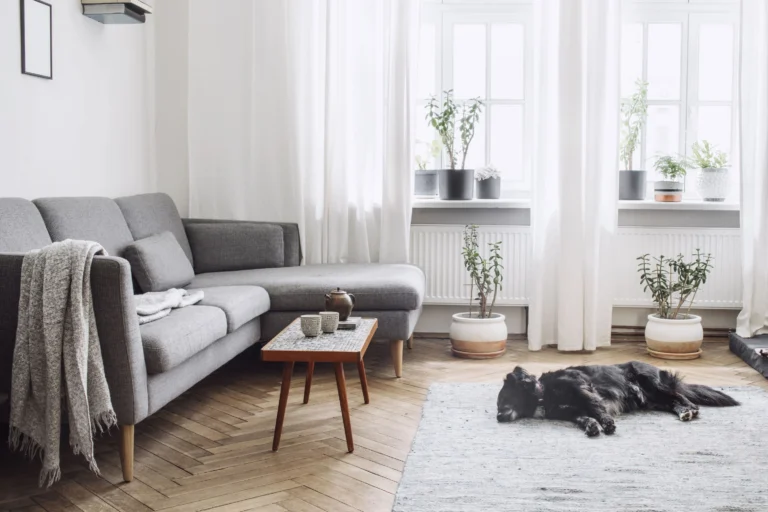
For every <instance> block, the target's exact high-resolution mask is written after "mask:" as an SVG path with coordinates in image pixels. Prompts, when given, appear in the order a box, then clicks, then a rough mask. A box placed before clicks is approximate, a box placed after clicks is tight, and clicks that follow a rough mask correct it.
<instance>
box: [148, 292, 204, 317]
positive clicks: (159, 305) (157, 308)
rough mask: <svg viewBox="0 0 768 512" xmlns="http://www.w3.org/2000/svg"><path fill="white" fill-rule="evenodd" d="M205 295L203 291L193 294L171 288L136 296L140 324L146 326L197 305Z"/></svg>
mask: <svg viewBox="0 0 768 512" xmlns="http://www.w3.org/2000/svg"><path fill="white" fill-rule="evenodd" d="M204 296H205V294H204V293H203V291H202V290H192V291H191V292H189V291H187V290H184V289H182V288H171V289H170V290H166V291H164V292H147V293H142V294H141V295H134V296H133V298H134V301H135V303H136V313H137V314H138V315H139V324H142V325H143V324H146V323H149V322H153V321H155V320H159V319H161V318H163V317H165V316H168V315H170V314H171V310H172V309H176V308H184V307H187V306H191V305H192V304H197V303H198V302H200V301H201V300H203V297H204Z"/></svg>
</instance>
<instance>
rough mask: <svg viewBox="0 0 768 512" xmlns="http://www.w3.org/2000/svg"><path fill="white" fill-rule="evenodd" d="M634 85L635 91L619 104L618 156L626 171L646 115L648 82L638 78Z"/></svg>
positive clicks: (629, 168) (629, 166)
mask: <svg viewBox="0 0 768 512" xmlns="http://www.w3.org/2000/svg"><path fill="white" fill-rule="evenodd" d="M635 85H636V86H637V90H636V91H635V93H634V94H633V95H632V96H631V97H630V98H629V100H627V101H625V102H623V103H622V104H621V144H620V147H619V158H620V159H621V161H622V162H623V163H624V167H625V169H627V170H628V171H629V170H631V169H632V156H633V155H634V154H635V150H636V149H637V146H638V144H639V143H640V133H641V132H642V131H643V126H644V125H645V120H646V119H647V117H648V82H646V81H644V80H642V79H639V78H638V79H637V81H635Z"/></svg>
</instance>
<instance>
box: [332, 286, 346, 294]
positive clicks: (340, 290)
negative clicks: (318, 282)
mask: <svg viewBox="0 0 768 512" xmlns="http://www.w3.org/2000/svg"><path fill="white" fill-rule="evenodd" d="M331 293H335V294H337V295H341V294H344V295H346V294H347V292H345V291H344V290H342V289H341V288H336V289H335V290H331Z"/></svg>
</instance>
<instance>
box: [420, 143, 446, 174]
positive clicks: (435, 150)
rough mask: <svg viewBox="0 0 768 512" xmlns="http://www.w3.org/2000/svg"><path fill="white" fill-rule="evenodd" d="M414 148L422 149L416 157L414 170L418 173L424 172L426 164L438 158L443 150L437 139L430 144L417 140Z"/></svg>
mask: <svg viewBox="0 0 768 512" xmlns="http://www.w3.org/2000/svg"><path fill="white" fill-rule="evenodd" d="M416 146H417V147H420V146H422V147H423V149H422V151H421V152H419V153H418V154H417V155H416V168H417V169H418V170H420V171H423V170H425V169H426V168H427V164H429V163H430V162H432V161H434V159H435V158H437V157H438V156H440V151H442V149H443V146H442V144H440V140H439V139H435V140H433V141H432V142H430V143H427V142H426V141H423V140H421V139H417V140H416Z"/></svg>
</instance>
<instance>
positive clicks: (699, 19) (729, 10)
mask: <svg viewBox="0 0 768 512" xmlns="http://www.w3.org/2000/svg"><path fill="white" fill-rule="evenodd" d="M623 7H624V9H623V17H624V19H623V22H624V23H627V24H631V23H642V25H643V68H642V69H643V77H642V78H643V80H646V79H647V76H648V75H647V72H648V24H649V23H652V24H657V23H676V24H680V26H681V45H682V46H681V58H680V60H681V62H680V66H681V73H680V99H679V100H652V99H649V100H648V106H649V107H650V106H653V105H679V107H680V119H679V123H680V140H679V147H678V152H679V153H680V154H681V155H688V156H690V147H691V145H692V144H693V143H694V142H695V141H696V140H698V133H697V130H698V112H699V111H698V107H699V106H710V105H711V106H729V107H731V152H730V157H731V158H730V162H731V163H733V162H734V160H736V158H735V157H736V151H737V149H738V145H737V144H738V141H737V133H738V132H737V123H738V116H737V112H736V107H737V98H738V89H737V88H738V71H739V69H738V62H739V44H738V42H739V28H740V26H739V25H740V24H739V2H738V0H726V1H723V0H625V2H624V5H623ZM724 22H730V23H731V24H732V25H733V38H734V40H733V53H734V54H733V72H732V73H733V75H732V76H733V83H732V94H731V100H730V101H699V99H698V92H699V84H698V78H699V30H700V28H701V25H703V24H707V23H724ZM646 129H647V126H646V127H643V132H642V134H641V150H640V165H641V167H642V168H646V169H648V171H649V177H650V178H652V179H651V180H649V181H653V180H654V179H655V173H654V171H653V162H652V157H653V155H647V154H646V150H647V148H646V142H647V137H646ZM731 169H732V182H731V192H730V197H729V198H728V199H727V201H728V202H738V201H739V193H738V188H739V187H738V184H739V181H740V180H739V175H740V173H739V169H738V168H736V167H735V166H732V167H731ZM695 176H696V173H695V172H689V174H688V175H687V177H686V184H685V194H684V199H696V198H698V195H697V194H696V183H695ZM652 186H653V185H652V183H649V187H652ZM649 197H653V195H652V191H650V192H649Z"/></svg>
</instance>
